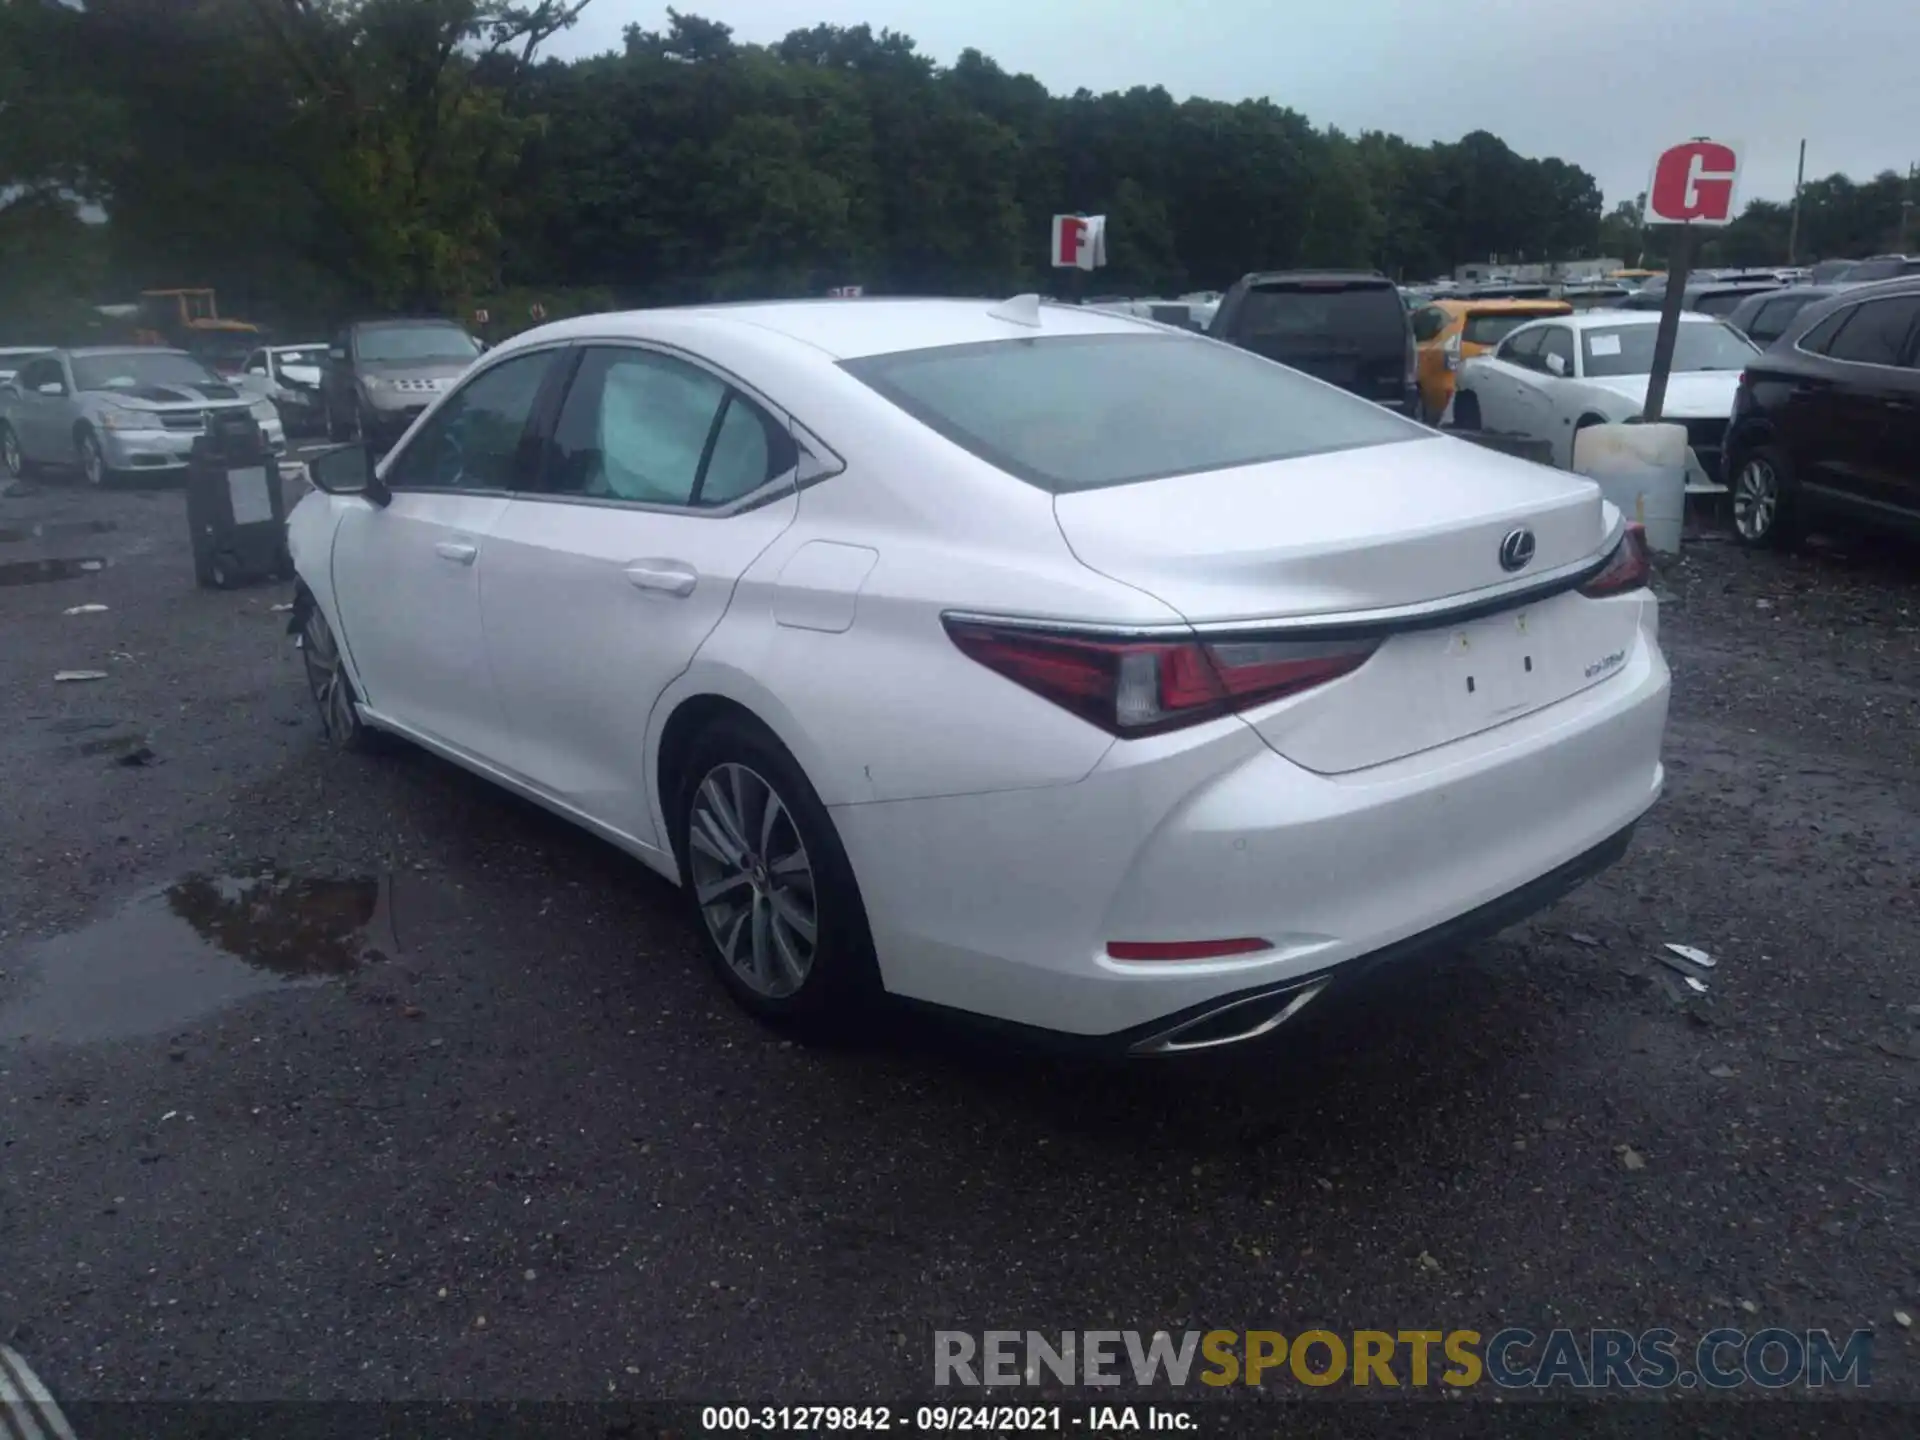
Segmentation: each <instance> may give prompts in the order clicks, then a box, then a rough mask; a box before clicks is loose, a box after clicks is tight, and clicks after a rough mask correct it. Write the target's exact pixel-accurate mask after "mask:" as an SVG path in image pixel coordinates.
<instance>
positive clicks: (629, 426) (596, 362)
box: [547, 346, 795, 506]
mask: <svg viewBox="0 0 1920 1440" xmlns="http://www.w3.org/2000/svg"><path fill="white" fill-rule="evenodd" d="M794 453H795V451H794V445H793V441H792V439H791V438H790V437H789V436H788V435H787V434H786V432H785V430H784V429H782V428H781V427H780V426H779V425H778V424H776V423H775V422H774V421H773V420H771V419H770V418H769V417H768V416H767V415H766V414H765V413H764V412H763V411H761V409H760V408H759V407H758V406H756V405H755V404H753V402H752V401H750V400H748V399H746V398H745V397H744V396H742V395H740V394H739V393H738V392H736V391H735V390H733V389H732V387H730V386H729V385H728V384H727V383H726V382H725V381H724V380H721V379H720V378H719V377H718V376H716V375H713V374H710V373H709V372H707V371H705V370H702V369H700V368H699V367H698V366H695V365H689V364H687V363H686V362H685V361H683V360H677V359H674V358H673V357H672V356H669V355H660V354H656V353H654V352H652V351H649V350H634V349H621V348H615V347H611V346H598V347H595V348H593V349H590V350H588V351H587V353H586V355H585V356H584V357H583V358H582V360H581V362H580V369H579V372H578V374H576V375H575V377H574V380H573V384H572V386H571V387H570V388H569V390H568V391H567V400H566V404H565V405H564V406H562V407H561V411H560V422H559V424H558V425H557V426H556V427H555V430H554V437H553V459H552V462H551V468H550V470H549V473H548V481H547V488H548V489H549V490H551V491H554V492H556V493H558V494H563V495H581V496H587V497H591V498H599V499H607V500H632V501H636V502H638V503H641V504H647V505H694V506H717V505H726V504H729V503H731V502H732V501H734V500H738V499H739V498H740V497H741V496H743V495H747V494H750V493H752V492H753V491H755V490H758V489H759V488H760V487H761V486H762V485H765V484H766V483H767V482H768V481H769V480H771V479H773V478H774V477H775V476H776V475H779V474H781V473H783V472H784V471H786V470H788V469H791V468H792V466H793V463H794V462H793V456H794Z"/></svg>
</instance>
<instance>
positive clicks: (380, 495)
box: [307, 445, 393, 505]
mask: <svg viewBox="0 0 1920 1440" xmlns="http://www.w3.org/2000/svg"><path fill="white" fill-rule="evenodd" d="M307 478H308V479H310V480H312V481H313V485H314V488H315V489H316V490H324V491H326V493H327V494H329V495H364V496H366V497H367V499H368V500H370V501H372V502H373V503H374V504H375V505H385V504H386V503H387V502H388V501H390V500H391V499H393V495H392V493H391V492H390V491H389V490H388V489H387V487H386V485H385V484H384V483H383V482H382V481H381V479H380V477H379V476H378V475H376V474H374V473H373V456H372V455H371V454H369V453H368V451H367V447H366V446H365V445H342V446H340V447H338V448H337V449H333V450H329V451H327V452H326V453H325V454H323V455H316V456H315V457H314V458H313V459H312V460H309V461H308V462H307Z"/></svg>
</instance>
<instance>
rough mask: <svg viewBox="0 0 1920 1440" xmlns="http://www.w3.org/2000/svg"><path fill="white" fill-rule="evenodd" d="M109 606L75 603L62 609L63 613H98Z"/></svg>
mask: <svg viewBox="0 0 1920 1440" xmlns="http://www.w3.org/2000/svg"><path fill="white" fill-rule="evenodd" d="M106 608H107V607H106V606H104V605H74V606H70V607H69V608H67V609H65V610H62V611H61V612H60V613H61V614H62V615H98V614H100V613H101V612H102V611H104V610H105V609H106Z"/></svg>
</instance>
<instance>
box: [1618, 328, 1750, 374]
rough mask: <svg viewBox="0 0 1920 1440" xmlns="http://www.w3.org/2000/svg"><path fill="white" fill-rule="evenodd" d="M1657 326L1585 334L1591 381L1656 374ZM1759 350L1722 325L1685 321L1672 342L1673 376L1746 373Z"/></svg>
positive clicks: (1737, 332) (1741, 336)
mask: <svg viewBox="0 0 1920 1440" xmlns="http://www.w3.org/2000/svg"><path fill="white" fill-rule="evenodd" d="M1659 329H1660V327H1659V326H1658V325H1610V326H1607V327H1606V328H1605V329H1595V330H1589V331H1587V332H1586V333H1585V334H1584V335H1583V336H1582V337H1581V339H1582V342H1583V348H1584V349H1585V351H1586V354H1585V357H1584V358H1585V369H1584V371H1583V373H1584V374H1585V375H1586V377H1587V378H1588V379H1599V378H1602V377H1605V376H1612V375H1647V374H1651V373H1652V371H1653V342H1654V337H1655V335H1656V334H1657V333H1658V332H1659ZM1759 353H1760V349H1759V347H1758V346H1757V345H1755V344H1754V343H1753V342H1752V341H1750V340H1748V339H1747V338H1746V337H1745V336H1743V335H1741V334H1740V332H1739V331H1737V330H1734V329H1732V328H1731V327H1729V326H1727V325H1723V324H1721V323H1720V322H1719V321H1717V320H1716V321H1711V322H1703V321H1698V320H1696V321H1686V320H1683V321H1681V324H1680V329H1679V333H1678V334H1676V335H1675V336H1674V340H1673V373H1674V374H1676V375H1680V374H1691V373H1698V372H1701V371H1708V370H1744V369H1746V368H1747V363H1748V362H1749V361H1750V360H1752V359H1753V357H1754V356H1755V355H1758V354H1759Z"/></svg>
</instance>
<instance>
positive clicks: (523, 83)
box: [0, 0, 1903, 333]
mask: <svg viewBox="0 0 1920 1440" xmlns="http://www.w3.org/2000/svg"><path fill="white" fill-rule="evenodd" d="M587 3H589V0H527V3H517V0H87V3H86V4H85V5H84V6H73V5H69V4H65V3H62V0H0V330H4V331H19V330H21V329H23V328H32V327H33V326H34V325H41V326H43V327H44V326H46V325H49V324H54V323H59V322H60V320H61V319H62V317H69V316H70V314H71V313H73V312H72V307H73V306H74V304H75V302H76V301H78V300H81V299H88V300H101V299H126V298H128V297H130V296H131V295H132V294H134V293H136V292H137V291H138V290H140V289H142V288H145V287H158V286H179V285H212V286H215V287H217V288H218V290H219V292H220V296H221V300H222V307H223V309H224V310H225V311H227V312H228V313H232V314H241V315H246V316H248V317H249V318H263V319H267V320H270V321H275V322H278V323H280V324H282V325H285V326H305V325H310V324H319V323H324V322H326V321H328V320H331V319H335V318H338V317H340V316H343V315H346V314H348V313H352V312H361V311H367V310H424V311H443V312H444V311H454V312H456V313H464V312H465V311H467V310H470V309H471V308H472V307H473V306H475V305H476V304H484V303H487V301H488V299H489V297H500V298H499V303H502V304H504V305H506V306H510V307H511V308H512V309H513V310H514V311H515V312H516V313H518V312H520V311H522V310H524V309H526V308H528V307H527V306H524V305H522V303H521V302H522V301H523V300H526V299H527V297H529V296H533V297H540V296H546V297H549V299H548V301H547V302H545V303H546V304H547V308H549V309H555V307H560V306H568V305H571V306H574V307H576V308H577V307H582V306H589V305H592V306H599V305H604V304H652V303H673V302H682V301H691V300H700V299H709V298H747V297H758V296H769V295H794V294H817V293H821V292H823V291H824V290H826V289H827V288H828V287H830V286H836V285H845V284H858V285H862V286H864V287H866V289H867V290H868V291H869V293H887V292H920V293H928V292H932V293H965V294H1006V293H1011V292H1013V291H1015V290H1018V289H1031V288H1043V289H1046V288H1053V287H1055V286H1056V285H1057V283H1058V279H1057V276H1056V275H1055V274H1054V273H1053V272H1051V271H1050V270H1049V269H1048V268H1047V266H1046V264H1045V251H1046V237H1047V230H1048V224H1049V220H1050V217H1051V216H1052V215H1053V214H1055V213H1057V212H1060V211H1065V210H1079V211H1085V212H1089V213H1105V214H1106V215H1107V216H1108V217H1109V259H1110V264H1109V266H1108V268H1107V269H1105V270H1104V271H1102V272H1101V274H1100V276H1099V278H1098V279H1097V280H1096V281H1095V282H1094V283H1095V284H1096V285H1097V286H1098V287H1099V288H1100V289H1102V290H1110V291H1124V292H1128V293H1136V294H1146V293H1177V292H1179V291H1182V290H1185V289H1193V288H1219V287H1223V286H1225V285H1226V284H1228V283H1230V282H1231V281H1232V280H1233V279H1234V278H1236V277H1237V276H1239V275H1241V274H1243V273H1245V272H1247V271H1249V270H1255V269H1262V268H1280V267H1287V266H1300V265H1313V266H1358V267H1366V268H1374V269H1379V270H1382V271H1385V272H1387V273H1389V274H1393V275H1396V276H1402V277H1405V278H1410V279H1412V278H1427V277H1430V276H1434V275H1439V274H1445V273H1448V272H1450V271H1451V270H1452V268H1453V267H1454V266H1455V265H1457V264H1459V263H1461V262H1463V261H1468V260H1483V259H1486V258H1488V257H1490V256H1493V255H1496V254H1497V255H1499V256H1501V257H1502V258H1503V259H1511V260H1515V261H1533V260H1553V259H1563V258H1570V257H1574V256H1579V255H1587V254H1594V253H1607V254H1618V255H1620V256H1622V258H1625V259H1628V260H1630V261H1631V260H1634V259H1638V258H1640V257H1641V255H1642V254H1643V253H1644V254H1647V255H1648V256H1650V257H1652V258H1654V259H1656V260H1657V259H1658V257H1659V254H1660V250H1659V246H1660V238H1659V236H1658V235H1657V234H1654V235H1646V234H1643V233H1642V232H1641V231H1640V229H1639V226H1638V224H1637V219H1636V215H1635V207H1634V206H1632V205H1631V204H1623V205H1621V206H1619V207H1616V209H1615V211H1614V212H1613V213H1612V214H1603V206H1602V199H1601V194H1600V191H1599V188H1598V186H1597V185H1596V183H1595V181H1594V179H1593V177H1592V176H1591V175H1589V174H1588V173H1587V172H1586V171H1584V170H1582V169H1580V168H1579V167H1578V166H1576V165H1573V164H1571V163H1568V162H1567V161H1564V160H1561V159H1558V158H1555V157H1547V158H1531V157H1526V156H1522V155H1518V154H1516V153H1515V152H1514V151H1513V150H1512V149H1511V148H1509V147H1508V146H1507V145H1506V144H1505V143H1504V142H1503V141H1501V140H1500V139H1499V138H1498V137H1496V136H1494V135H1491V134H1488V133H1486V132H1485V131H1475V132H1473V133H1471V134H1468V135H1465V136H1463V137H1462V138H1461V139H1460V140H1458V141H1455V142H1450V143H1436V144H1430V145H1415V144H1412V143H1410V142H1408V141H1406V140H1403V139H1401V138H1399V137H1397V136H1393V135H1387V134H1382V133H1379V132H1372V131H1369V132H1363V133H1360V134H1358V135H1347V134H1343V133H1342V132H1340V131H1339V130H1336V129H1331V128H1327V129H1317V128H1315V127H1314V126H1313V125H1312V124H1311V123H1310V122H1309V121H1308V119H1307V118H1306V117H1305V116H1303V115H1301V114H1300V113H1299V112H1297V111H1295V110H1292V109H1289V108H1287V107H1286V106H1284V105H1280V104H1276V103H1274V102H1272V101H1268V100H1250V101H1241V102H1238V103H1232V104H1229V103H1224V102H1219V101H1212V100H1204V99H1188V100H1175V99H1174V98H1173V96H1171V95H1170V94H1168V93H1167V91H1165V90H1164V89H1161V88H1158V87H1154V88H1147V87H1136V88H1134V89H1132V90H1128V91H1126V92H1124V93H1117V92H1116V93H1108V94H1098V95H1096V94H1093V93H1090V92H1088V91H1086V90H1080V91H1076V92H1075V93H1073V94H1071V95H1055V94H1051V93H1049V92H1048V91H1047V90H1046V88H1045V87H1044V86H1042V85H1041V84H1040V83H1039V82H1038V81H1037V80H1035V79H1033V78H1032V77H1031V76H1027V75H1016V74H1011V73H1009V72H1007V71H1006V70H1004V69H1002V68H1001V67H1000V66H999V65H997V64H995V63H994V61H993V60H991V59H990V58H988V57H987V56H986V55H984V54H982V53H980V52H979V51H977V50H968V51H966V52H964V53H963V54H962V55H961V56H960V57H959V58H958V60H956V61H955V62H954V63H953V64H952V65H947V66H942V65H939V64H936V63H935V62H934V60H933V59H931V58H930V57H928V56H926V55H924V54H922V53H921V52H920V51H919V50H918V49H917V48H916V46H915V45H914V42H913V41H912V40H911V39H910V38H908V37H907V36H904V35H901V34H898V33H895V32H893V31H889V30H880V31H875V30H873V29H872V28H870V27H868V26H865V25H860V26H853V27H840V26H830V25H817V26H814V27H813V28H811V29H807V30H797V31H795V32H793V33H792V34H790V35H788V36H787V37H786V38H784V39H783V40H781V41H779V42H778V43H776V44H772V45H752V44H743V43H741V42H739V41H738V40H736V39H735V37H734V35H733V33H732V31H731V30H730V29H729V28H728V27H727V26H725V25H722V24H719V23H717V22H714V21H711V20H707V19H703V18H701V17H699V16H695V15H689V14H680V13H677V12H672V11H669V20H668V24H667V26H666V28H665V29H663V30H660V31H651V30H646V29H643V28H641V27H639V26H629V27H628V28H627V30H626V32H625V36H624V44H623V46H622V48H621V49H620V50H618V51H616V52H613V53H610V54H605V55H600V56H595V57H591V58H586V59H580V60H575V61H570V62H563V61H560V60H557V59H554V58H550V57H546V56H545V55H544V54H543V51H544V49H545V48H546V47H547V45H548V43H549V42H550V41H551V40H552V39H553V37H554V36H556V35H557V34H559V33H561V32H562V31H563V30H564V29H566V27H567V26H569V25H570V24H571V23H572V22H573V20H574V19H575V17H577V15H578V14H579V13H580V11H581V10H582V9H584V8H585V5H586V4H587ZM1900 190H1901V184H1900V181H1899V178H1898V177H1895V176H1882V177H1880V178H1878V179H1876V180H1874V181H1872V182H1869V183H1868V184H1865V185H1855V184H1853V183H1852V182H1851V181H1849V180H1847V179H1846V177H1844V176H1834V177H1831V178H1830V179H1827V180H1823V181H1818V182H1815V184H1814V185H1812V186H1809V187H1808V194H1809V197H1813V196H1815V195H1816V194H1817V196H1818V203H1811V204H1809V205H1808V207H1807V208H1806V211H1805V213H1804V214H1803V217H1802V225H1801V232H1800V245H1801V250H1802V252H1803V253H1806V254H1820V253H1840V252H1864V251H1865V250H1869V249H1873V248H1876V247H1878V246H1880V245H1882V244H1884V243H1887V242H1889V241H1891V239H1892V238H1893V236H1894V234H1895V233H1896V232H1897V227H1898V218H1899V201H1900V199H1901V198H1903V197H1902V195H1901V193H1900ZM102 215H104V217H105V218H104V220H102V219H101V216H102ZM1784 216H1785V211H1784V207H1781V206H1778V205H1772V204H1770V203H1768V202H1757V203H1756V204H1755V205H1753V206H1750V207H1749V208H1748V211H1747V213H1746V215H1745V216H1743V217H1742V219H1741V220H1740V222H1739V223H1737V224H1736V225H1735V226H1733V227H1732V228H1731V229H1730V230H1729V231H1727V232H1726V233H1725V234H1723V235H1722V236H1720V237H1718V238H1717V239H1716V240H1715V242H1714V243H1713V245H1712V246H1710V247H1709V248H1708V250H1707V253H1706V254H1705V255H1703V257H1702V263H1715V262H1716V261H1718V262H1720V263H1730V264H1731V263H1762V262H1765V263H1779V262H1780V261H1783V260H1784V259H1785V258H1786V255H1785V251H1786V236H1785V224H1784ZM61 307H67V308H66V309H64V310H63V309H62V308H61ZM556 313H558V311H557V310H556ZM43 333H44V332H43Z"/></svg>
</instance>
